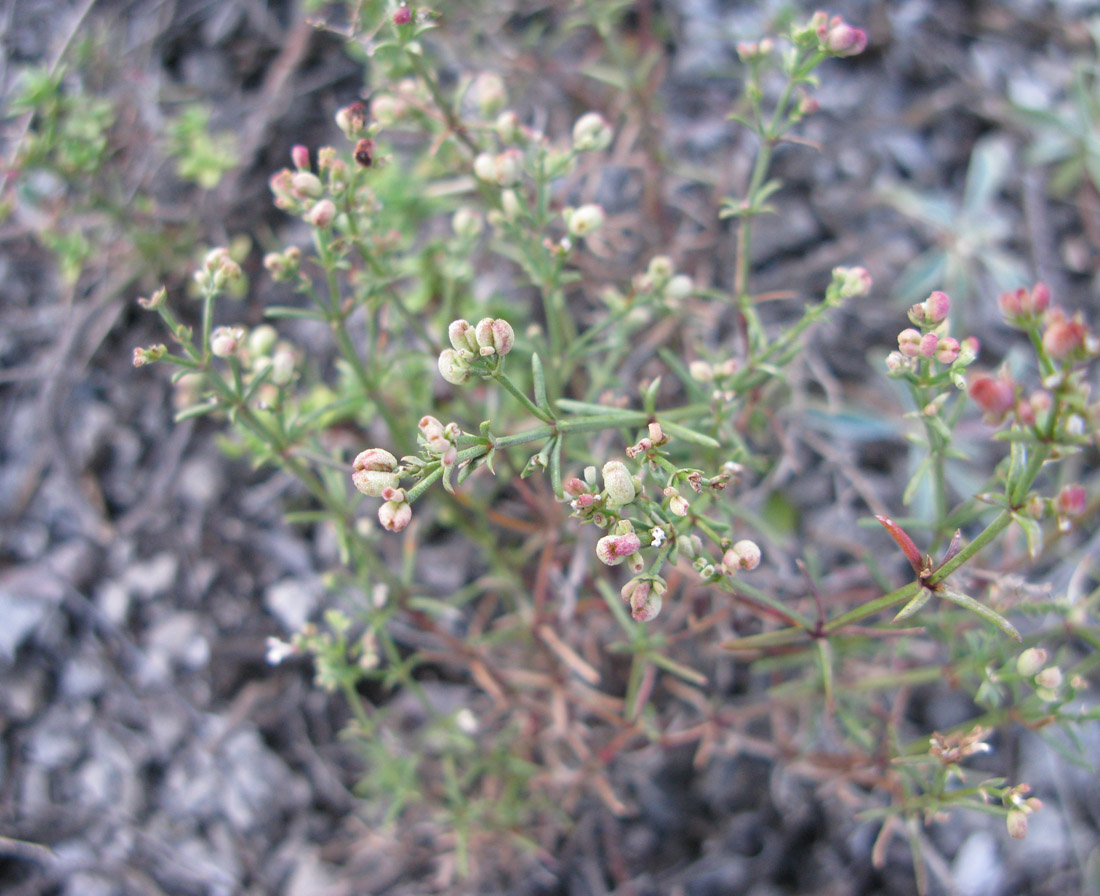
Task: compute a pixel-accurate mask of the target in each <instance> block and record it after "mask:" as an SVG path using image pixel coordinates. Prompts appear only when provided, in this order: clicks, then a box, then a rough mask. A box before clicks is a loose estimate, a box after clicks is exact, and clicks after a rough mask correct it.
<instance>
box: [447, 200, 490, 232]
mask: <svg viewBox="0 0 1100 896" xmlns="http://www.w3.org/2000/svg"><path fill="white" fill-rule="evenodd" d="M484 223H485V222H484V220H483V219H482V217H481V215H479V214H478V213H477V212H476V211H474V210H473V209H471V208H466V207H463V208H460V209H459V210H458V211H456V212H455V213H454V216H453V217H452V218H451V229H452V230H454V232H455V236H457V237H458V238H459V239H462V240H472V239H475V238H476V237H477V236H478V235H479V234H480V233H481V228H482V227H483V226H484Z"/></svg>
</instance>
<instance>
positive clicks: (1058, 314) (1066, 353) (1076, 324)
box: [1043, 309, 1089, 361]
mask: <svg viewBox="0 0 1100 896" xmlns="http://www.w3.org/2000/svg"><path fill="white" fill-rule="evenodd" d="M1088 338H1089V331H1088V328H1087V327H1086V326H1085V322H1084V320H1083V319H1082V317H1081V315H1080V314H1076V315H1074V316H1073V317H1072V318H1068V317H1066V315H1065V314H1064V313H1063V312H1062V311H1061V310H1058V309H1056V310H1055V311H1052V312H1051V313H1050V315H1049V317H1048V323H1047V327H1046V329H1045V330H1044V331H1043V348H1044V349H1045V350H1046V352H1047V354H1049V355H1050V356H1051V357H1052V358H1053V359H1054V360H1055V361H1065V360H1067V359H1068V358H1071V357H1073V356H1075V355H1079V354H1081V353H1082V351H1083V350H1084V349H1085V345H1086V342H1087V340H1088Z"/></svg>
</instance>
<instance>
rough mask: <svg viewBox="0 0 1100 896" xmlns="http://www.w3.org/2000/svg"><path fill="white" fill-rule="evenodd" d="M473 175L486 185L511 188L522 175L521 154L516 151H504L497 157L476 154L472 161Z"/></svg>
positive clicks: (486, 153) (488, 154) (489, 154)
mask: <svg viewBox="0 0 1100 896" xmlns="http://www.w3.org/2000/svg"><path fill="white" fill-rule="evenodd" d="M474 174H475V175H477V178H478V180H481V181H484V182H485V183H487V184H496V185H497V186H498V187H511V186H513V185H514V184H516V183H517V182H518V181H519V179H520V175H521V174H523V154H522V153H521V152H520V151H519V150H518V149H506V150H504V152H501V153H498V154H497V155H493V154H492V153H489V152H482V153H478V155H477V157H476V158H475V159H474Z"/></svg>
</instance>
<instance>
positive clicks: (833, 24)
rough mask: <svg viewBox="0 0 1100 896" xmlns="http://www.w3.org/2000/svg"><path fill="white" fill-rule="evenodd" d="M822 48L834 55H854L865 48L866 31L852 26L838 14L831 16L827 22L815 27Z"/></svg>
mask: <svg viewBox="0 0 1100 896" xmlns="http://www.w3.org/2000/svg"><path fill="white" fill-rule="evenodd" d="M817 36H818V40H820V41H821V47H822V49H824V50H826V51H828V52H829V53H832V54H833V55H834V56H856V55H858V54H860V53H862V52H863V51H864V50H865V49H867V32H866V31H864V30H863V29H862V28H853V27H852V26H851V25H849V24H848V23H847V22H845V21H844V19H842V18H841V17H840V16H833V17H832V18H831V19H830V20H829V22H828V24H827V25H826V24H820V25H818V28H817Z"/></svg>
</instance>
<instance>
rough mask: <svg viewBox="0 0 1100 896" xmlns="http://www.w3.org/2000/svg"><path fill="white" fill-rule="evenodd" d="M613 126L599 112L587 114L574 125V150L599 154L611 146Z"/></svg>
mask: <svg viewBox="0 0 1100 896" xmlns="http://www.w3.org/2000/svg"><path fill="white" fill-rule="evenodd" d="M612 136H613V135H612V133H611V125H609V124H608V123H607V120H606V119H605V118H604V117H603V116H602V115H600V113H599V112H585V113H584V115H582V116H581V117H580V118H578V119H577V121H576V123H575V124H574V125H573V149H575V150H576V151H577V152H599V151H600V150H603V149H607V147H608V146H610V145H611V138H612Z"/></svg>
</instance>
